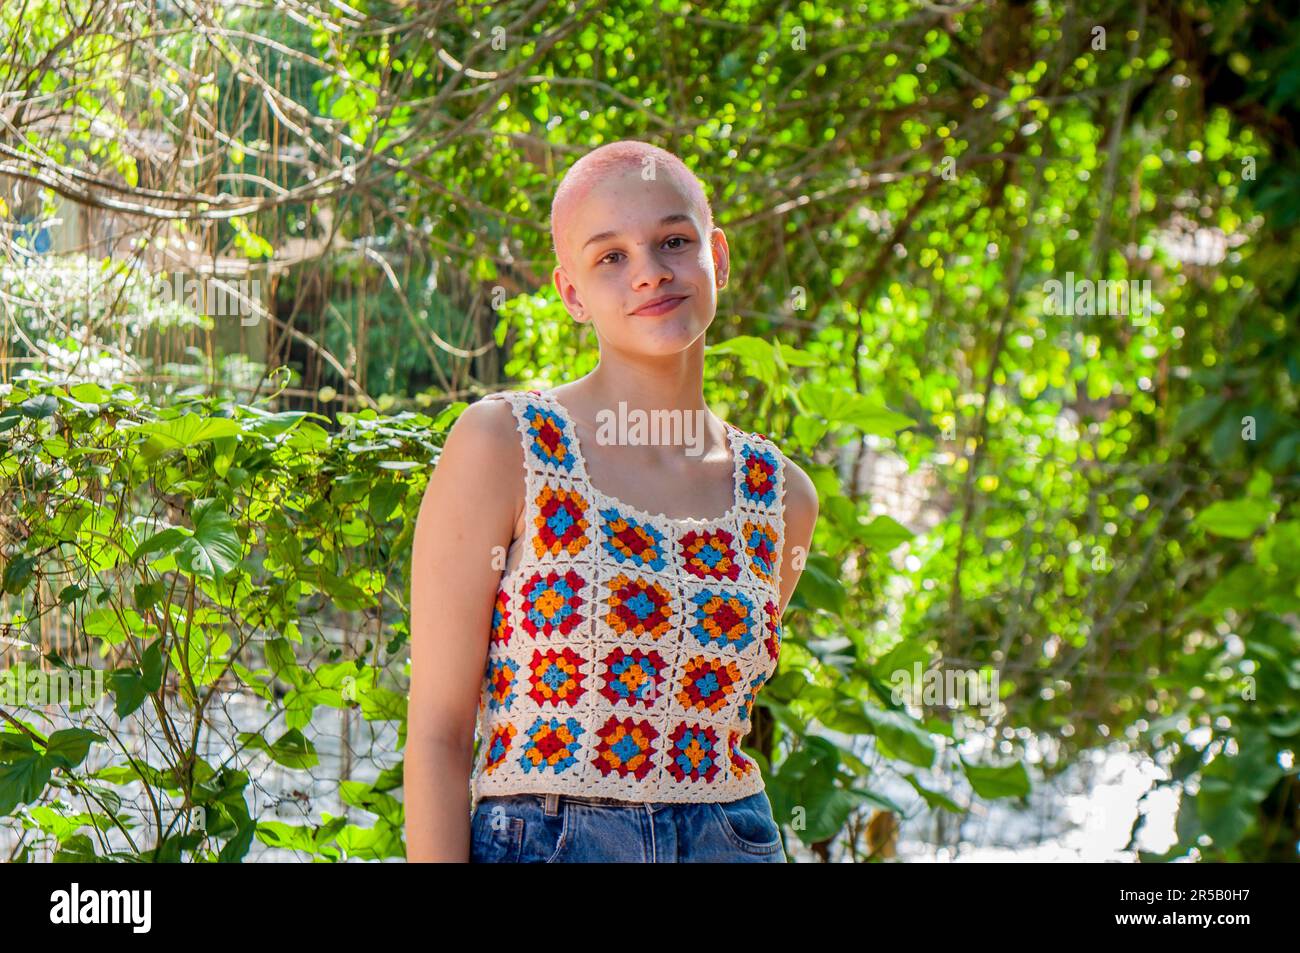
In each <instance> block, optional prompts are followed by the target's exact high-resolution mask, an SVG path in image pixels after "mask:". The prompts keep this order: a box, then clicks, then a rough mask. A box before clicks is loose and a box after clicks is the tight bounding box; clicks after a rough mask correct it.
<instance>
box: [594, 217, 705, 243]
mask: <svg viewBox="0 0 1300 953" xmlns="http://www.w3.org/2000/svg"><path fill="white" fill-rule="evenodd" d="M690 220H691V217H690V216H689V215H687V214H686V213H685V212H674V213H673V214H672V215H665V216H664V217H663V218H661V219H659V227H660V228H662V227H663V226H665V225H675V224H677V223H678V222H689V221H690ZM617 237H618V232H597V233H596V234H595V235H592V236H591V237H590V238H588V239H587V240H586V241H585V242H583V243H582V247H583V248H586V247H587V246H588V245H590V244H591V243H592V242H603V241H607V240H608V239H611V238H617Z"/></svg>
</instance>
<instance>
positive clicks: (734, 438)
mask: <svg viewBox="0 0 1300 953" xmlns="http://www.w3.org/2000/svg"><path fill="white" fill-rule="evenodd" d="M533 393H534V394H537V395H539V396H540V397H541V398H542V399H543V400H545V401H546V402H547V403H548V404H550V405H551V406H552V407H553V408H555V410H556V411H557V412H558V413H559V414H560V416H562V417H563V418H564V422H565V424H566V425H567V426H568V428H569V432H570V434H571V435H572V437H573V447H572V450H573V455H574V456H575V457H577V458H578V462H579V463H580V464H581V465H582V477H583V480H584V481H585V482H586V484H587V489H588V490H590V491H591V493H592V495H593V496H595V497H596V498H597V502H598V503H600V504H608V505H611V506H614V507H617V508H619V509H621V510H625V511H626V512H628V513H630V514H632V515H633V516H636V517H638V518H639V519H641V520H648V521H659V522H667V523H689V524H691V525H693V526H716V525H720V524H723V523H730V522H731V521H732V520H734V519H735V516H736V514H737V513H738V512H739V511H740V484H739V480H740V471H741V447H740V446H739V441H740V428H739V427H736V426H735V425H734V424H730V423H728V422H727V421H725V420H724V421H722V426H723V429H724V430H726V432H727V450H728V451H729V453H730V455H731V506H730V508H729V509H728V510H727V511H726V512H725V513H723V514H722V515H721V516H715V517H711V518H709V519H699V518H698V517H694V516H669V515H667V514H666V513H651V512H650V511H649V510H643V509H641V508H640V507H637V506H633V505H632V504H631V503H628V502H627V501H625V500H622V499H620V498H619V497H617V496H613V495H612V494H609V493H605V492H604V491H602V490H601V489H600V488H599V487H598V486H596V484H595V483H593V482H592V480H591V473H590V471H589V470H588V469H587V457H586V455H585V454H583V452H582V438H581V437H579V436H578V426H577V424H576V423H574V421H573V415H572V414H570V413H569V408H567V407H565V406H564V404H563V403H561V402H560V399H559V398H558V397H556V396H555V395H554V394H551V393H547V392H545V391H533ZM600 508H603V506H602V507H600Z"/></svg>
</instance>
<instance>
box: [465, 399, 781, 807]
mask: <svg viewBox="0 0 1300 953" xmlns="http://www.w3.org/2000/svg"><path fill="white" fill-rule="evenodd" d="M493 399H499V400H505V401H507V402H508V403H509V404H510V405H511V408H512V411H513V413H514V417H515V421H516V424H517V430H518V433H519V437H520V442H521V444H522V446H523V450H524V471H525V472H524V480H525V486H524V489H525V506H526V513H525V518H524V526H525V527H526V532H525V533H524V535H523V536H521V537H519V538H518V539H516V540H514V542H513V543H512V544H511V547H510V553H509V554H508V556H507V562H506V565H507V566H508V567H510V568H508V569H507V571H506V572H505V573H504V574H503V575H502V578H501V582H500V584H499V587H498V590H497V593H496V596H495V598H494V602H493V610H492V621H491V637H490V638H489V640H488V657H487V661H486V665H485V668H484V673H483V685H482V691H481V694H480V701H479V712H478V724H477V727H476V738H477V740H478V741H479V748H478V755H477V758H476V759H475V762H474V766H473V773H472V775H471V789H472V797H473V800H474V802H475V803H477V801H478V799H479V798H480V797H482V796H485V795H495V794H524V793H542V794H545V793H552V792H553V793H559V794H579V795H588V796H599V797H611V798H619V799H623V800H628V801H679V802H681V801H685V802H708V801H723V802H725V801H733V800H738V799H740V798H743V797H747V796H749V795H751V794H754V793H756V792H758V791H761V790H763V787H764V783H763V777H762V773H761V772H760V771H759V767H758V764H757V763H756V762H755V761H754V759H753V758H751V757H750V756H749V755H747V754H745V753H744V752H743V751H742V750H741V742H742V740H743V739H744V737H745V735H746V734H748V732H749V730H750V728H751V727H752V722H751V716H752V713H753V707H754V702H755V699H756V696H757V694H758V691H759V689H760V688H761V687H762V686H763V685H764V684H765V683H766V682H767V681H768V680H769V679H770V678H771V676H772V674H773V673H774V672H775V670H776V667H777V661H778V658H779V655H780V645H781V620H780V618H779V616H778V610H777V606H778V605H780V591H781V590H780V578H781V552H782V546H783V539H784V528H785V523H784V512H783V510H784V504H785V499H784V498H785V474H784V472H783V467H782V457H781V454H780V451H779V450H778V449H777V448H776V446H775V444H773V443H772V441H770V440H769V439H767V438H766V437H764V436H762V435H760V434H756V433H748V432H746V431H742V430H740V429H738V428H736V427H733V426H731V425H730V424H727V427H726V429H727V442H728V446H729V448H730V450H731V459H732V462H733V466H732V489H733V493H732V507H731V509H730V510H728V511H727V512H726V513H725V514H724V515H723V516H721V517H718V518H715V519H707V520H701V519H670V518H668V517H666V516H664V515H662V514H655V513H647V512H644V511H642V510H639V509H637V508H636V507H633V506H629V505H627V504H626V503H624V502H623V501H621V500H619V499H616V498H614V497H611V496H608V495H606V494H604V493H602V492H601V491H600V490H598V489H597V488H596V487H594V486H593V485H592V484H591V480H590V478H589V476H588V474H587V464H586V461H585V459H584V457H583V453H582V446H581V443H580V441H579V439H578V435H577V431H576V428H575V427H574V424H573V420H572V418H571V417H570V416H569V413H568V411H567V409H566V408H565V407H564V405H563V404H562V403H561V402H560V401H559V400H558V399H557V398H555V397H553V396H551V395H549V394H543V393H541V392H540V391H535V390H530V391H507V392H504V393H500V394H495V395H493Z"/></svg>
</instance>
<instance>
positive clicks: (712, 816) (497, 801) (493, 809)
mask: <svg viewBox="0 0 1300 953" xmlns="http://www.w3.org/2000/svg"><path fill="white" fill-rule="evenodd" d="M469 860H470V863H475V864H493V863H495V864H512V863H533V864H537V863H544V864H560V863H579V864H580V863H634V864H640V863H655V864H674V863H692V864H700V863H723V864H731V863H758V864H783V863H785V862H786V857H785V850H784V848H783V847H782V844H781V831H780V828H779V827H777V824H776V820H775V819H774V818H773V816H772V804H771V802H770V801H769V800H768V798H767V793H766V792H764V791H758V792H756V793H754V794H751V795H749V797H744V798H741V799H740V800H738V801H727V802H716V801H708V802H697V803H675V802H666V801H620V800H615V799H613V798H599V797H579V796H574V795H568V794H510V795H504V796H503V795H491V796H488V797H484V798H481V799H480V800H479V802H478V804H477V805H476V806H475V808H474V814H473V816H472V817H471V818H470V856H469Z"/></svg>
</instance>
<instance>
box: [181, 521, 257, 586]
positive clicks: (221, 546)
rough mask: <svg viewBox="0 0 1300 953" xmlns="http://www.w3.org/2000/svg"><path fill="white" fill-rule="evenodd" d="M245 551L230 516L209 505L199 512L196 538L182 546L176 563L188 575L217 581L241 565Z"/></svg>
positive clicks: (191, 538) (186, 541)
mask: <svg viewBox="0 0 1300 953" xmlns="http://www.w3.org/2000/svg"><path fill="white" fill-rule="evenodd" d="M196 509H198V508H196ZM241 550H242V545H241V544H240V541H239V534H238V533H236V532H235V524H234V521H233V520H231V518H230V515H229V514H228V513H226V512H225V511H224V510H222V509H220V508H218V507H217V506H216V505H207V506H204V507H202V508H201V509H198V516H197V522H196V523H195V526H194V535H193V536H192V537H190V538H189V539H187V540H185V541H184V543H182V544H181V546H180V548H179V550H178V551H177V554H176V562H177V563H178V564H179V565H180V567H181V568H182V569H184V570H185V571H186V572H190V573H193V574H194V575H196V576H201V577H203V578H205V579H214V580H215V579H220V578H222V577H223V576H225V575H226V573H228V572H230V571H231V570H232V569H234V568H235V566H236V565H238V563H239V556H240V552H241Z"/></svg>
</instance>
